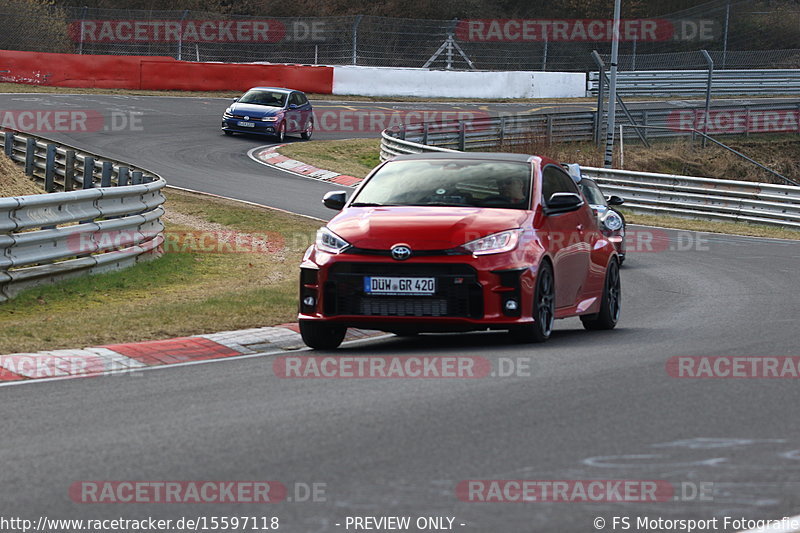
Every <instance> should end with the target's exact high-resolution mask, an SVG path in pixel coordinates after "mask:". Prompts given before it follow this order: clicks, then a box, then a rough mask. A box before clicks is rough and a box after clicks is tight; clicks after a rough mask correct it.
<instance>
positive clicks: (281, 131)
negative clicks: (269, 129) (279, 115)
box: [275, 122, 286, 143]
mask: <svg viewBox="0 0 800 533" xmlns="http://www.w3.org/2000/svg"><path fill="white" fill-rule="evenodd" d="M275 138H276V139H278V142H279V143H282V142H286V122H281V125H280V126H278V133H276V134H275Z"/></svg>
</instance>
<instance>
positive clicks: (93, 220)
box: [0, 132, 166, 301]
mask: <svg viewBox="0 0 800 533" xmlns="http://www.w3.org/2000/svg"><path fill="white" fill-rule="evenodd" d="M0 138H2V140H3V146H4V150H5V153H6V154H8V155H10V156H11V157H12V159H14V160H15V161H17V162H18V163H22V164H23V165H24V166H25V171H26V173H27V174H28V175H29V176H32V177H34V178H35V179H37V181H38V182H39V183H41V184H43V186H44V187H45V189H46V190H47V191H49V193H48V194H34V195H28V196H16V197H5V198H0V301H5V300H8V299H9V298H13V297H14V296H15V295H16V294H18V293H19V292H20V291H21V290H24V289H26V288H29V287H33V286H37V285H43V284H49V283H54V282H56V281H59V280H62V279H66V278H71V277H75V276H80V275H87V274H96V273H99V272H105V271H109V270H118V269H122V268H126V267H128V266H132V265H133V264H135V263H137V262H139V261H142V260H146V259H151V258H155V257H157V256H158V254H159V250H160V248H159V247H160V246H161V244H162V243H163V242H164V236H163V230H164V225H163V223H162V222H161V216H162V215H163V214H164V208H163V207H162V204H163V203H164V196H163V195H162V193H161V190H162V189H163V188H164V186H165V185H166V181H165V180H164V179H163V178H161V177H160V176H158V175H157V174H154V173H152V172H149V171H146V170H144V169H139V168H135V167H132V166H130V165H125V164H123V163H120V162H118V161H112V160H108V159H105V158H103V157H101V156H97V155H94V154H90V153H87V152H82V151H80V150H77V149H75V148H72V147H69V146H64V145H59V144H57V143H55V142H53V141H50V140H48V139H44V138H41V137H33V136H30V135H27V134H26V135H20V134H15V133H12V132H0ZM57 190H58V191H61V192H50V191H57Z"/></svg>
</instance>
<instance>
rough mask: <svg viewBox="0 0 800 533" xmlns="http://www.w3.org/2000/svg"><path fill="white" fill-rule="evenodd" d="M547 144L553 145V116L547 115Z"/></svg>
mask: <svg viewBox="0 0 800 533" xmlns="http://www.w3.org/2000/svg"><path fill="white" fill-rule="evenodd" d="M545 136H546V138H547V144H548V145H551V144H553V115H547V132H546V133H545Z"/></svg>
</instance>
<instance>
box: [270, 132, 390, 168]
mask: <svg viewBox="0 0 800 533" xmlns="http://www.w3.org/2000/svg"><path fill="white" fill-rule="evenodd" d="M380 147H381V141H380V139H347V140H344V141H312V142H305V143H299V142H296V143H291V144H287V145H286V146H284V147H282V148H280V149H279V150H278V151H279V152H280V153H281V154H282V155H285V156H286V157H291V158H292V159H297V160H298V161H302V162H303V163H308V164H309V165H314V166H315V167H319V168H324V169H325V170H333V171H334V172H339V173H340V174H347V175H349V176H356V177H358V178H363V177H364V176H366V175H367V174H368V173H369V172H370V171H371V170H372V169H373V168H375V167H376V166H377V165H378V164H379V163H380V162H381V158H380Z"/></svg>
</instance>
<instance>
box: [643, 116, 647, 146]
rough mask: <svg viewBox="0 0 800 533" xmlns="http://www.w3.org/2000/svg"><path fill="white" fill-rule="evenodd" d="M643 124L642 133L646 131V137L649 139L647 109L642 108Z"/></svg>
mask: <svg viewBox="0 0 800 533" xmlns="http://www.w3.org/2000/svg"><path fill="white" fill-rule="evenodd" d="M642 126H644V130H642V133H644V138H645V140H647V109H642Z"/></svg>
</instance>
